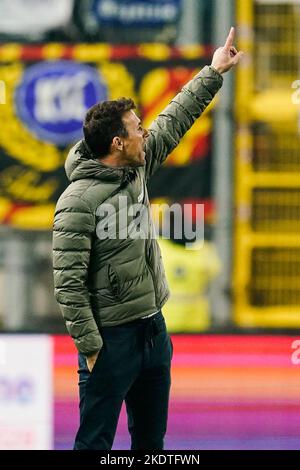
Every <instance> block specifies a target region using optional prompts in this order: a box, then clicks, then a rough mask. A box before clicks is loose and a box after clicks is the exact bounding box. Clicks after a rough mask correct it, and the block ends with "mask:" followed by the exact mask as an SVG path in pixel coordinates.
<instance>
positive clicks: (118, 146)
mask: <svg viewBox="0 0 300 470" xmlns="http://www.w3.org/2000/svg"><path fill="white" fill-rule="evenodd" d="M111 146H112V149H113V150H123V142H122V140H121V139H120V137H118V136H116V137H114V138H113V140H112V143H111Z"/></svg>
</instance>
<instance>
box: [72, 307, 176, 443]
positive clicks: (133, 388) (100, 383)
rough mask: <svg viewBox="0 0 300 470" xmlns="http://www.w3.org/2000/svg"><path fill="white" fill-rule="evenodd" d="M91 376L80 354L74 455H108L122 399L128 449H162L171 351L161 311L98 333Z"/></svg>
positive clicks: (170, 343) (169, 382) (165, 426)
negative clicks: (94, 452) (99, 452)
mask: <svg viewBox="0 0 300 470" xmlns="http://www.w3.org/2000/svg"><path fill="white" fill-rule="evenodd" d="M100 333H101V336H102V338H103V347H102V349H101V351H100V353H99V356H98V358H97V361H96V364H95V366H94V368H93V370H92V372H91V373H90V372H89V371H88V368H87V365H86V359H85V357H84V356H83V355H82V354H79V371H78V373H79V395H80V405H79V406H80V427H79V430H78V432H77V435H76V439H75V444H74V450H87V449H95V450H110V449H111V448H112V445H113V441H114V437H115V433H116V428H117V424H118V419H119V415H120V411H121V406H122V403H123V400H125V403H126V410H127V416H128V430H129V433H130V435H131V449H132V450H137V449H148V450H160V449H163V448H164V436H165V433H166V429H167V417H168V404H169V392H170V385H171V377H170V367H171V359H172V355H173V346H172V342H171V339H170V337H169V335H168V333H167V330H166V324H165V320H164V317H163V315H162V313H161V312H159V313H157V314H156V315H154V316H153V317H150V318H146V319H140V320H135V321H133V322H130V323H126V324H124V325H119V326H113V327H104V328H102V329H101V331H100Z"/></svg>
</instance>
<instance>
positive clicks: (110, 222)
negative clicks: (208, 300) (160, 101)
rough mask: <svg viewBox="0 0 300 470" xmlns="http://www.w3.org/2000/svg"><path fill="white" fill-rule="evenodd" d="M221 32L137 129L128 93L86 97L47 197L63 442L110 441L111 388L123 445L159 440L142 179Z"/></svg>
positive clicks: (162, 298) (154, 263)
mask: <svg viewBox="0 0 300 470" xmlns="http://www.w3.org/2000/svg"><path fill="white" fill-rule="evenodd" d="M233 39H234V29H233V28H232V30H231V31H230V34H229V36H228V38H227V41H226V44H225V46H224V47H221V48H219V49H218V50H217V51H216V52H215V54H214V57H213V61H212V65H211V66H210V67H205V68H204V69H203V70H202V71H201V72H200V73H199V74H198V75H196V76H195V78H194V79H193V80H191V81H190V82H189V83H188V84H186V85H185V86H184V87H183V89H182V91H181V92H180V93H179V94H178V95H177V96H176V97H175V98H174V99H173V100H172V101H171V103H170V104H169V105H168V106H167V108H166V109H165V110H164V111H163V112H162V113H161V114H160V115H159V116H158V118H157V119H156V120H155V121H154V122H153V124H152V125H151V127H150V129H149V131H147V130H145V129H143V127H142V126H141V122H140V119H139V118H138V117H137V115H136V114H135V112H134V111H133V109H134V108H135V106H134V103H133V101H132V100H130V99H125V98H122V99H119V100H115V101H106V102H103V103H98V104H96V105H95V106H93V107H92V108H91V109H90V110H89V111H88V113H87V115H86V118H85V122H84V128H83V129H84V137H85V138H84V140H83V141H81V142H79V143H78V144H76V145H75V147H73V149H72V150H71V151H70V153H69V155H68V158H67V160H66V164H65V168H66V173H67V176H68V178H69V180H70V181H71V184H70V185H69V186H68V188H67V189H66V191H65V192H64V193H63V194H62V195H61V197H60V199H59V201H58V203H57V206H56V211H55V220H54V235H53V253H54V254H53V256H54V261H53V263H54V283H55V297H56V299H57V301H58V303H59V304H60V308H61V311H62V314H63V317H64V319H65V322H66V326H67V329H68V332H69V333H70V335H71V337H72V338H73V340H74V342H75V344H76V347H77V349H78V352H79V374H80V380H79V392H80V427H79V430H78V432H77V435H76V439H75V445H74V449H77V450H80V449H97V450H100V449H104V450H109V449H111V447H112V444H113V440H114V436H115V432H116V427H117V423H118V418H119V413H120V409H121V405H122V402H123V400H125V403H126V408H127V414H128V428H129V431H130V434H131V443H132V444H131V448H132V449H152V450H154V449H156V450H158V449H163V445H164V436H165V433H166V427H167V414H168V402H169V390H170V383H171V380H170V364H171V359H172V354H173V347H172V343H171V340H170V337H169V335H168V334H167V331H166V326H165V322H164V318H163V316H162V313H161V308H162V307H163V305H164V303H165V302H166V301H167V299H168V295H169V292H168V286H167V282H166V279H165V274H164V268H163V265H162V260H161V255H160V250H159V246H158V244H157V242H156V240H155V235H154V231H153V225H152V221H151V215H150V209H149V199H148V194H147V187H146V181H147V180H148V178H149V177H150V176H151V175H152V174H153V173H154V172H155V171H156V169H157V168H159V167H160V165H161V164H162V163H163V162H164V160H165V159H166V158H167V156H168V155H169V154H170V153H171V152H172V150H173V149H174V148H175V147H176V146H177V145H178V143H179V142H180V139H181V138H182V137H183V135H184V134H185V133H186V132H187V130H188V129H190V127H191V126H192V124H193V123H194V121H195V120H196V119H197V118H198V117H199V116H200V115H201V113H202V112H203V111H204V109H205V108H206V107H207V105H208V104H209V103H210V102H211V100H212V99H213V97H214V95H215V94H216V93H217V91H218V90H219V89H220V87H221V86H222V82H223V78H222V75H221V74H222V73H224V72H226V71H228V70H229V69H231V68H232V67H233V66H234V65H235V64H237V63H238V61H239V59H240V56H241V54H242V53H240V52H239V53H238V52H237V50H236V49H235V48H234V46H233ZM132 208H134V209H132ZM136 208H138V210H136ZM124 220H125V223H124ZM145 221H146V222H145ZM141 227H142V228H141ZM138 229H139V230H140V231H139V230H138Z"/></svg>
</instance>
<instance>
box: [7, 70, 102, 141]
mask: <svg viewBox="0 0 300 470" xmlns="http://www.w3.org/2000/svg"><path fill="white" fill-rule="evenodd" d="M15 98H16V109H17V113H18V115H19V117H20V118H21V119H22V121H23V122H24V123H25V125H26V126H27V127H29V129H30V130H31V131H32V132H33V133H34V134H36V135H37V137H38V138H39V139H41V140H44V141H48V142H52V143H55V144H57V145H62V146H64V145H67V144H70V143H73V142H75V141H76V140H79V139H80V138H81V136H82V121H83V119H84V116H85V114H86V111H87V109H88V108H90V107H91V106H92V105H93V104H95V103H96V102H97V101H102V100H105V99H107V89H106V86H105V85H104V84H103V83H102V81H101V78H100V75H99V74H98V73H97V72H96V70H95V69H93V68H92V67H90V66H88V65H84V64H78V63H75V62H71V61H59V62H43V63H39V64H37V65H33V66H31V67H29V68H27V69H26V71H25V73H24V75H23V80H22V82H21V84H20V85H19V87H18V88H17V90H16V96H15Z"/></svg>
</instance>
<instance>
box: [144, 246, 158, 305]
mask: <svg viewBox="0 0 300 470" xmlns="http://www.w3.org/2000/svg"><path fill="white" fill-rule="evenodd" d="M145 255H146V256H145V259H146V264H147V266H148V269H149V271H150V274H151V277H152V282H153V287H154V293H155V307H156V308H158V307H157V303H158V302H157V300H158V295H157V289H156V284H155V282H154V271H153V269H152V268H151V266H150V263H149V261H148V256H147V252H146V253H145Z"/></svg>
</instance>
